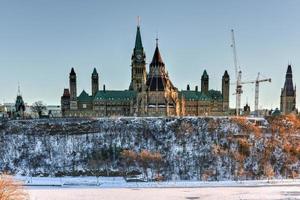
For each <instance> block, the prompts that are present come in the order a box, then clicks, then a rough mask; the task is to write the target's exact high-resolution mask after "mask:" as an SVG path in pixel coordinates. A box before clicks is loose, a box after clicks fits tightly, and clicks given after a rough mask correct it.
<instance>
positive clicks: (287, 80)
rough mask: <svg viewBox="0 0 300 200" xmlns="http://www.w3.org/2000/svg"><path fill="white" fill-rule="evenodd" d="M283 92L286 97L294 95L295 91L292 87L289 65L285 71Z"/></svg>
mask: <svg viewBox="0 0 300 200" xmlns="http://www.w3.org/2000/svg"><path fill="white" fill-rule="evenodd" d="M283 92H285V93H286V95H287V96H294V94H295V90H294V86H293V72H292V66H291V65H288V68H287V71H286V76H285V83H284V88H283Z"/></svg>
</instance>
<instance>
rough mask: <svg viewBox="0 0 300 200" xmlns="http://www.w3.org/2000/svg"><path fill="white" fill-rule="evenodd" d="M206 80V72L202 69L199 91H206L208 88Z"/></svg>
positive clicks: (207, 78) (207, 79)
mask: <svg viewBox="0 0 300 200" xmlns="http://www.w3.org/2000/svg"><path fill="white" fill-rule="evenodd" d="M208 81H209V77H208V74H207V72H206V70H204V72H203V74H202V77H201V92H203V93H208V88H209V87H208Z"/></svg>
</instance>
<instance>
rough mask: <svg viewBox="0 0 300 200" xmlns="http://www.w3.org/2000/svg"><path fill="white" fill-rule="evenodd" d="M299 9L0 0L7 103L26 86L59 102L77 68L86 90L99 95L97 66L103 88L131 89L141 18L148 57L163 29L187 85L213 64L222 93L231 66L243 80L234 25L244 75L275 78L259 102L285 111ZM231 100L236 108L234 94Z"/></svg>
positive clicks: (0, 86) (278, 0)
mask: <svg viewBox="0 0 300 200" xmlns="http://www.w3.org/2000/svg"><path fill="white" fill-rule="evenodd" d="M299 7H300V1H298V0H285V1H283V0H251V1H247V0H245V1H240V0H226V1H220V0H207V1H204V0H203V1H202V0H188V1H174V0H164V1H162V0H151V1H149V0H145V1H144V0H139V1H137V0H136V1H134V0H126V1H122V0H119V1H116V0H109V1H108V0H107V1H104V0H103V1H102V0H26V1H24V0H0V73H1V78H0V103H3V102H13V101H15V98H16V95H17V90H18V82H19V83H20V87H21V93H22V95H23V98H24V100H25V102H27V103H29V104H31V103H32V102H35V101H38V100H42V101H43V102H45V103H46V104H48V105H53V104H60V97H61V95H62V93H63V89H64V88H67V87H68V76H69V72H70V69H71V67H74V68H75V71H76V73H77V82H78V83H77V85H78V94H80V92H81V91H82V90H83V89H85V90H86V91H87V92H88V93H90V90H91V84H90V83H91V80H90V77H91V73H92V71H93V68H94V67H96V68H97V70H98V72H99V76H100V88H102V85H103V84H105V85H106V88H107V89H122V90H123V89H127V88H128V87H129V84H130V77H131V75H130V72H131V70H130V64H131V60H130V59H131V54H132V50H133V47H134V40H135V34H136V26H137V16H140V18H141V34H142V42H143V45H144V50H145V52H146V60H147V63H150V62H151V58H152V56H153V53H154V49H155V38H156V36H157V35H158V38H159V48H160V51H161V54H162V57H163V60H164V62H165V64H166V68H167V70H168V72H169V76H170V78H171V80H172V82H173V83H174V85H175V86H176V87H177V88H178V89H179V90H181V89H186V85H187V84H190V86H191V88H194V87H195V85H200V81H201V75H202V73H203V70H204V69H206V70H207V72H208V74H209V78H210V85H209V87H210V89H217V90H221V78H222V75H223V73H224V71H225V70H228V72H229V75H230V77H231V81H232V82H234V81H235V70H234V65H233V53H232V48H231V47H230V45H231V33H230V30H231V29H234V31H235V39H236V48H237V56H238V63H239V66H240V67H241V70H242V73H243V75H242V80H243V81H252V80H255V79H256V77H257V73H258V72H260V73H261V77H262V78H272V82H271V83H261V85H260V105H259V108H276V107H279V102H280V91H281V88H282V87H283V84H284V78H285V73H286V69H287V65H288V63H291V64H292V67H293V74H294V83H295V84H297V85H299V84H300V80H299V79H298V78H297V79H296V77H298V75H300V74H299V73H300V70H299V66H300V56H299V55H300V26H299V22H300V12H299ZM147 68H148V65H147ZM243 90H244V93H243V95H242V105H245V103H246V102H248V103H249V104H250V106H251V107H252V108H254V85H253V84H249V85H244V87H243ZM230 93H231V94H233V93H234V85H231V92H230ZM299 103H300V100H299V98H297V105H300V104H299ZM230 105H231V107H234V106H235V96H234V95H231V96H230Z"/></svg>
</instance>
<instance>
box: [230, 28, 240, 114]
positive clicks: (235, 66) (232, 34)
mask: <svg viewBox="0 0 300 200" xmlns="http://www.w3.org/2000/svg"><path fill="white" fill-rule="evenodd" d="M231 40H232V44H231V47H232V50H233V61H234V68H235V76H236V89H235V95H236V104H235V112H236V116H239V114H240V108H241V94H242V93H243V90H242V84H241V81H242V71H241V68H240V66H238V63H237V55H236V46H235V38H234V30H233V29H231Z"/></svg>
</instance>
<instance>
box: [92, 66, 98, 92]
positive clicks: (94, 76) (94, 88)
mask: <svg viewBox="0 0 300 200" xmlns="http://www.w3.org/2000/svg"><path fill="white" fill-rule="evenodd" d="M91 79H92V96H95V95H96V93H97V92H98V90H99V75H98V72H97V70H96V68H94V70H93V73H92V77H91Z"/></svg>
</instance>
